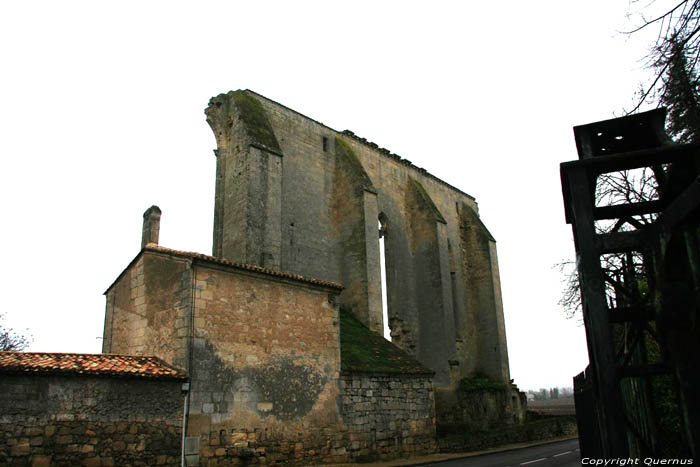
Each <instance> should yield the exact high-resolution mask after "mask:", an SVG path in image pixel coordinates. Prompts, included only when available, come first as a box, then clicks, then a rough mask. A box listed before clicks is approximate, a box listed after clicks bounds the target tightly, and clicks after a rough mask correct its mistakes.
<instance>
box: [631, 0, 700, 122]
mask: <svg viewBox="0 0 700 467" xmlns="http://www.w3.org/2000/svg"><path fill="white" fill-rule="evenodd" d="M655 4H657V1H656V0H652V1H651V2H650V3H649V2H648V1H647V0H645V1H644V2H640V0H632V1H631V2H630V7H631V11H630V13H629V16H630V17H631V19H632V21H634V22H637V24H638V25H637V26H636V27H633V28H632V29H630V30H628V31H626V32H625V34H627V35H634V34H637V33H640V32H641V31H644V30H649V29H654V28H655V29H656V40H655V42H654V43H653V44H652V46H651V49H650V52H649V54H648V55H647V57H646V60H645V62H646V65H647V67H648V68H650V69H652V70H653V75H652V78H651V79H650V81H649V83H648V84H646V85H643V86H642V87H641V89H640V93H639V94H640V95H639V99H638V100H637V104H636V105H635V107H634V108H633V109H632V110H631V111H630V112H628V113H635V112H636V111H637V110H639V108H640V107H641V106H642V105H643V104H645V103H649V102H650V101H652V102H656V103H658V102H660V101H662V100H663V96H664V94H665V93H666V91H667V86H666V83H667V82H668V80H667V77H668V72H669V70H670V68H671V67H672V64H673V63H674V61H675V59H676V58H677V57H678V55H679V54H682V55H683V56H684V57H685V59H686V60H687V65H688V68H689V69H690V70H696V69H697V65H698V59H699V58H700V0H682V1H677V2H674V3H672V4H670V5H669V6H668V7H667V8H665V9H663V10H661V11H660V12H659V13H656V14H653V15H649V14H648V13H647V11H648V10H649V9H650V7H651V6H652V5H655ZM638 7H639V10H638V11H632V8H638Z"/></svg>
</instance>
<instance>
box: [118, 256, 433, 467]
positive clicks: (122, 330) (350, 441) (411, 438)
mask: <svg viewBox="0 0 700 467" xmlns="http://www.w3.org/2000/svg"><path fill="white" fill-rule="evenodd" d="M164 278H169V280H170V285H169V286H167V285H166V281H165V280H164ZM340 290H341V288H340V286H339V285H337V284H335V283H331V282H325V281H320V280H312V279H305V278H303V277H300V276H297V275H293V274H288V273H281V272H277V271H272V270H267V269H264V268H261V267H257V266H249V265H243V264H236V263H232V262H230V261H226V260H221V259H217V258H214V257H211V256H206V255H201V254H197V253H188V252H182V251H176V250H170V249H167V248H163V247H159V246H157V245H155V244H148V245H147V246H146V247H145V248H144V249H143V250H142V251H141V253H139V255H138V256H137V257H136V258H135V259H134V261H132V263H131V264H130V265H129V266H128V267H127V269H126V270H125V271H124V272H123V273H122V274H121V275H120V276H119V278H118V279H117V281H116V282H115V283H114V284H113V285H112V286H111V287H110V288H109V289H108V291H107V292H106V295H107V297H108V301H107V303H108V308H107V309H108V312H107V314H106V319H105V341H104V348H105V351H107V350H109V349H111V350H112V351H114V350H117V351H119V352H129V353H134V352H135V353H140V352H144V353H154V354H157V355H167V356H170V358H173V359H174V360H178V359H181V360H182V362H183V367H184V368H185V369H186V370H187V373H188V374H189V377H190V382H191V386H190V393H189V403H188V417H187V433H186V435H187V437H188V439H191V440H194V445H193V446H195V447H193V448H192V450H191V451H188V453H189V455H188V458H189V462H190V463H193V464H196V463H201V464H202V465H207V463H208V462H210V461H211V462H214V459H218V460H217V462H244V461H245V462H251V461H255V462H258V461H259V462H262V461H264V462H267V463H274V462H280V463H290V462H296V463H302V464H303V463H308V462H320V461H323V462H337V461H350V460H353V459H360V458H380V457H395V456H397V455H411V454H414V453H425V452H431V451H432V450H433V449H434V448H435V419H434V397H433V392H432V382H431V376H432V372H430V371H429V370H426V369H424V368H422V367H421V366H420V365H419V364H418V363H417V362H415V361H414V360H411V359H410V358H409V357H408V356H405V354H403V352H401V351H400V350H399V349H396V348H395V347H394V346H392V345H391V344H390V343H388V342H386V341H384V340H383V339H382V338H381V337H380V336H377V335H375V334H373V333H371V332H370V331H369V330H366V329H365V330H364V331H363V330H362V329H355V331H356V332H359V333H360V334H361V335H360V337H359V338H356V339H355V341H353V342H350V343H347V345H346V346H345V347H346V350H348V349H349V350H352V348H353V346H356V347H357V346H367V345H368V340H367V339H378V341H379V343H378V345H380V346H384V347H386V346H388V347H389V348H391V349H393V351H392V350H391V349H389V350H390V351H392V352H395V354H392V355H393V358H395V359H396V358H398V359H399V360H400V361H401V362H404V365H407V366H406V367H405V368H406V370H405V371H403V372H402V370H401V369H400V368H399V370H398V371H397V370H393V371H394V373H393V374H389V375H383V376H382V375H378V374H371V375H359V376H355V375H354V373H352V371H350V372H348V371H345V372H344V373H343V376H342V377H341V368H342V366H343V364H342V360H341V349H340V345H341V341H342V339H341V325H340V321H341V320H340V316H339V312H338V306H337V304H336V303H335V302H336V298H337V295H338V293H339V292H340ZM187 297H191V298H189V299H188V298H187ZM164 300H165V301H164ZM164 306H165V308H163V307H164ZM168 307H170V308H168ZM168 310H169V311H168ZM161 314H163V315H168V314H169V315H171V318H169V319H168V318H166V317H165V316H163V317H160V315H161ZM164 322H167V323H171V324H169V325H168V326H167V327H162V328H161V327H159V326H158V323H164ZM149 323H150V324H149ZM357 324H358V326H360V327H362V325H360V324H359V323H357ZM162 329H170V331H169V332H170V338H169V339H170V340H169V345H168V344H167V343H168V338H166V337H163V334H162V332H164V331H162ZM362 333H365V334H362ZM382 352H386V348H384V349H383V350H382ZM360 361H362V360H360ZM352 368H353V367H352V366H350V365H349V366H348V369H350V370H351V369H352ZM368 378H369V379H368ZM358 384H359V387H360V388H363V389H364V390H365V391H362V392H354V391H355V386H356V385H358ZM414 386H416V387H415V388H414ZM367 390H369V391H370V393H369V394H368V393H367ZM372 391H376V392H374V393H373V392H372Z"/></svg>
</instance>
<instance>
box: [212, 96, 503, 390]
mask: <svg viewBox="0 0 700 467" xmlns="http://www.w3.org/2000/svg"><path fill="white" fill-rule="evenodd" d="M206 115H207V121H208V122H209V124H210V126H211V128H212V130H213V131H214V134H215V136H216V141H217V150H216V157H217V172H216V200H215V216H214V236H213V237H214V238H213V251H212V255H213V256H215V257H217V258H223V259H227V260H231V261H235V262H241V263H246V264H256V265H259V266H262V267H265V268H270V269H273V270H280V271H285V272H290V273H295V274H301V275H304V276H307V277H314V278H322V279H324V280H329V281H334V282H338V283H341V284H342V285H343V287H344V290H343V291H342V293H341V294H340V296H339V305H340V308H341V309H344V310H347V311H348V312H350V313H351V314H352V315H353V316H355V317H356V318H357V319H359V320H360V321H361V322H362V323H364V324H365V325H366V326H367V327H368V328H369V329H371V330H372V331H374V332H376V333H382V327H383V318H382V299H381V293H382V291H381V287H382V285H381V271H380V243H379V238H380V236H383V238H384V244H385V256H386V283H387V302H388V303H387V308H388V310H387V311H388V320H389V323H388V324H389V328H390V330H391V336H392V342H393V343H394V344H396V345H397V346H399V347H400V348H402V349H403V350H405V351H406V352H408V353H409V354H410V355H413V356H415V357H416V358H417V359H418V360H419V361H420V362H422V363H423V364H424V365H426V366H427V367H429V368H430V369H431V370H433V371H434V372H435V383H436V386H437V387H439V388H449V387H453V388H454V386H455V385H456V384H457V382H458V381H459V380H460V379H461V378H463V377H467V376H470V375H473V374H475V373H478V374H482V375H486V376H489V377H491V378H492V379H494V380H496V381H502V382H505V383H507V382H508V381H509V380H510V374H509V366H508V351H507V345H506V335H505V325H504V318H503V305H502V300H501V290H500V280H499V273H498V259H497V255H496V242H495V240H494V238H493V237H492V236H491V234H490V233H489V231H488V229H487V228H486V227H485V226H484V224H483V223H482V222H481V221H480V219H479V215H478V207H477V203H476V201H475V199H474V198H473V197H472V196H470V195H468V194H466V193H464V192H462V191H461V190H459V189H457V188H455V187H453V186H451V185H449V184H447V183H445V182H443V181H441V180H440V179H438V178H436V177H435V176H433V175H431V174H429V173H428V172H426V171H425V170H424V169H421V168H419V167H416V166H414V165H413V164H411V163H410V162H409V161H407V160H405V159H402V158H400V157H399V156H397V155H395V154H392V153H390V152H389V151H387V150H385V149H383V148H380V147H378V146H377V145H376V144H374V143H371V142H367V141H366V140H364V139H361V138H358V137H356V136H355V135H354V134H353V133H351V132H349V131H344V132H337V131H335V130H333V129H331V128H329V127H327V126H325V125H323V124H321V123H319V122H317V121H314V120H312V119H310V118H307V117H305V116H303V115H301V114H299V113H297V112H295V111H294V110H291V109H289V108H287V107H285V106H283V105H280V104H278V103H276V102H274V101H272V100H270V99H267V98H265V97H263V96H261V95H259V94H256V93H254V92H252V91H249V90H246V91H235V92H229V93H227V94H222V95H219V96H217V97H215V98H213V99H212V100H211V101H210V103H209V107H208V108H207V109H206ZM378 227H381V228H378Z"/></svg>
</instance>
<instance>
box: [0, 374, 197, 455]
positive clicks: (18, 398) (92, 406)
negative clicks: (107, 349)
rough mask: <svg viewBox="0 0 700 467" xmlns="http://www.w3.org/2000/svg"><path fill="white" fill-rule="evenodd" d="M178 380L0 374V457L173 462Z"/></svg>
mask: <svg viewBox="0 0 700 467" xmlns="http://www.w3.org/2000/svg"><path fill="white" fill-rule="evenodd" d="M180 386H181V382H180V381H144V380H137V379H127V378H111V377H89V376H84V375H80V376H55V375H46V376H43V375H42V376H34V375H32V376H25V375H12V374H3V375H2V377H0V465H8V466H11V465H17V466H26V465H32V466H36V467H44V466H46V467H48V466H74V465H85V466H100V465H127V464H135V463H138V464H139V465H178V464H179V460H180V446H181V439H182V414H183V405H184V399H183V396H182V394H181V393H180Z"/></svg>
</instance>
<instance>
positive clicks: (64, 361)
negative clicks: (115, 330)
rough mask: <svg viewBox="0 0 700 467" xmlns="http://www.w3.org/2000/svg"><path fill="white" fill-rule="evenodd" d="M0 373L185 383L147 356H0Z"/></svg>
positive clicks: (174, 370) (182, 377) (177, 373)
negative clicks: (165, 380) (129, 378)
mask: <svg viewBox="0 0 700 467" xmlns="http://www.w3.org/2000/svg"><path fill="white" fill-rule="evenodd" d="M0 373H28V374H55V375H85V376H118V377H138V378H150V379H170V380H173V379H174V380H185V379H187V376H186V375H185V374H184V373H183V372H182V371H181V370H179V369H177V368H174V367H171V366H170V365H168V364H167V363H165V362H164V361H163V360H161V359H159V358H158V357H153V356H149V355H146V356H139V355H115V354H76V353H44V352H0Z"/></svg>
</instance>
